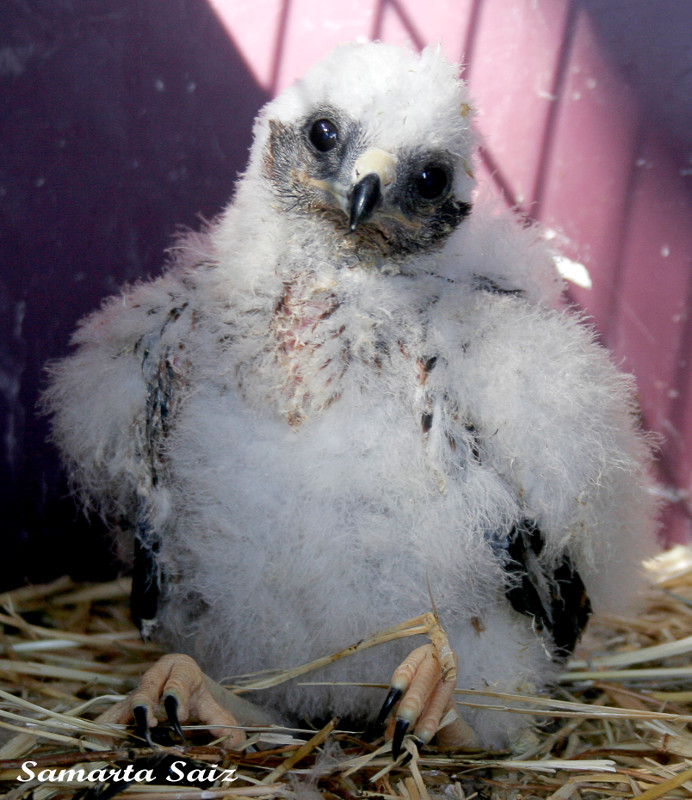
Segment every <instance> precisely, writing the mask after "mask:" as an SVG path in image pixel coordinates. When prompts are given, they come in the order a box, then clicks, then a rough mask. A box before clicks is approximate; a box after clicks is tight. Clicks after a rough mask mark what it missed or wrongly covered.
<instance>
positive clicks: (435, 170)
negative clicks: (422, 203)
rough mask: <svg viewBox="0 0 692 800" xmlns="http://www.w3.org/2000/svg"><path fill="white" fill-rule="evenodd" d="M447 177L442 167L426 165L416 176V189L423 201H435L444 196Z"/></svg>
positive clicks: (447, 183) (447, 182)
mask: <svg viewBox="0 0 692 800" xmlns="http://www.w3.org/2000/svg"><path fill="white" fill-rule="evenodd" d="M448 185H449V176H448V175H447V171H446V170H444V169H442V167H435V166H432V165H428V166H427V167H424V168H423V169H422V170H421V172H420V173H419V174H418V175H417V176H416V189H417V190H418V194H419V195H420V196H421V197H422V198H423V199H424V200H435V199H436V198H438V197H440V196H441V195H442V194H444V192H445V190H446V189H447V186H448Z"/></svg>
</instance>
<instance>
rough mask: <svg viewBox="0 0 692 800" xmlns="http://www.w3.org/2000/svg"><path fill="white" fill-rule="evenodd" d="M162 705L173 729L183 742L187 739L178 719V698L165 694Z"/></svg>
mask: <svg viewBox="0 0 692 800" xmlns="http://www.w3.org/2000/svg"><path fill="white" fill-rule="evenodd" d="M163 707H164V708H165V709H166V716H167V717H168V721H169V722H170V723H171V725H172V726H173V730H174V731H175V732H176V733H177V734H178V736H179V737H180V739H181V741H182V742H183V743H185V742H186V741H187V740H186V739H185V734H184V733H183V729H182V728H181V727H180V720H179V719H178V698H177V697H176V696H175V695H174V694H167V695H166V697H165V698H164V701H163Z"/></svg>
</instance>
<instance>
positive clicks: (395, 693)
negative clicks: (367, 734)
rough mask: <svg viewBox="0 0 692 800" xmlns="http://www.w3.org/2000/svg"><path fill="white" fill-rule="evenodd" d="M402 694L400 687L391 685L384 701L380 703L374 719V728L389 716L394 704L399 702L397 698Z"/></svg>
mask: <svg viewBox="0 0 692 800" xmlns="http://www.w3.org/2000/svg"><path fill="white" fill-rule="evenodd" d="M402 694H403V692H402V691H401V689H397V688H396V687H394V686H392V688H391V689H390V690H389V692H388V694H387V697H386V698H385V700H384V703H383V704H382V708H381V709H380V713H379V714H378V715H377V719H376V720H375V727H376V728H381V727H382V725H384V722H385V720H386V719H387V717H388V716H389V714H390V712H391V710H392V709H393V708H394V706H395V705H396V704H397V703H398V702H399V698H400V697H401V695H402Z"/></svg>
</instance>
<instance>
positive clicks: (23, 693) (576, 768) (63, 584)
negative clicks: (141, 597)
mask: <svg viewBox="0 0 692 800" xmlns="http://www.w3.org/2000/svg"><path fill="white" fill-rule="evenodd" d="M649 568H650V570H651V577H652V586H651V589H650V591H649V593H648V596H647V598H646V603H645V605H644V610H643V613H640V614H639V615H638V616H636V617H631V618H620V617H618V618H615V617H608V618H606V617H603V618H600V619H595V620H594V621H593V622H592V623H591V625H590V627H589V631H588V635H587V636H586V637H585V639H584V641H583V642H582V644H581V646H580V648H579V651H578V652H577V654H576V655H575V658H574V659H573V660H572V661H571V662H570V663H569V665H568V667H567V669H566V671H565V672H564V674H563V675H561V676H560V679H559V684H558V686H557V688H556V689H555V691H554V692H553V693H552V696H551V697H546V696H537V697H528V696H517V695H496V694H493V693H491V692H488V693H483V692H459V693H458V695H457V699H458V702H459V703H461V704H466V703H468V704H473V705H478V704H481V705H482V704H484V703H487V702H493V703H495V704H497V703H498V702H499V703H500V704H501V705H502V706H503V707H505V708H506V709H507V710H508V711H514V712H515V713H517V712H518V713H524V714H527V713H530V714H531V715H532V716H533V717H534V719H535V720H536V721H537V722H540V723H541V724H540V725H538V726H537V728H536V730H535V733H532V735H531V736H527V739H526V741H525V742H524V743H523V745H522V750H521V752H518V753H517V752H514V753H471V754H470V753H464V754H459V753H456V754H444V753H440V752H438V751H436V750H435V749H434V748H425V749H424V750H423V751H421V752H418V751H417V750H416V749H415V747H414V746H413V745H409V750H408V752H407V753H406V754H405V757H406V763H401V761H402V758H401V757H400V759H399V761H398V762H397V763H393V762H392V760H391V754H390V752H389V745H387V744H383V742H382V740H381V739H379V740H378V739H375V740H374V741H364V740H363V739H361V738H360V735H359V734H357V733H355V734H354V733H353V732H347V731H343V730H341V729H340V728H339V726H338V723H337V721H336V720H331V721H330V722H329V723H328V724H327V725H326V726H324V727H323V728H321V729H319V730H314V731H312V732H308V733H305V732H304V731H303V732H300V733H297V732H296V731H292V730H285V729H281V730H279V731H276V730H273V731H264V732H260V733H259V734H258V733H255V734H251V735H250V738H249V739H248V741H249V742H250V743H253V742H255V743H256V742H257V739H258V737H261V738H262V742H263V747H264V749H255V748H252V747H251V748H248V749H246V750H245V751H243V752H241V753H229V752H228V751H227V750H224V749H223V748H222V747H221V745H220V744H219V743H218V742H214V741H212V740H211V739H210V737H209V736H208V735H206V739H205V738H203V739H201V740H195V739H191V738H186V743H185V744H183V745H181V744H177V745H175V746H170V745H168V746H164V745H155V746H150V745H149V744H148V743H147V742H145V741H142V740H141V739H138V738H137V737H136V736H133V735H132V731H127V730H124V729H119V730H117V731H116V732H115V738H111V739H110V740H107V741H104V740H103V739H99V738H98V734H99V733H103V727H102V726H100V725H98V724H96V723H95V722H94V721H93V720H94V718H95V717H96V716H97V715H98V713H100V712H101V711H103V710H104V709H105V708H107V707H108V704H110V703H112V702H113V701H114V700H115V699H121V698H122V696H123V695H124V694H126V693H127V692H128V691H129V690H130V689H132V688H133V686H134V685H136V682H137V676H138V675H140V674H141V673H142V672H143V671H144V670H145V669H146V668H147V667H148V666H149V665H150V664H151V663H152V662H153V661H154V660H155V659H156V658H157V657H158V655H159V654H160V652H159V651H158V650H157V649H156V648H155V647H153V646H152V645H149V644H144V643H142V642H141V641H140V639H139V637H138V634H137V632H136V631H135V630H134V629H133V627H132V624H131V622H130V620H129V614H128V611H127V599H128V595H129V584H128V581H127V580H119V581H115V582H112V583H108V584H101V585H87V586H85V585H75V584H73V583H72V582H71V581H70V580H69V579H68V578H62V579H60V580H58V581H55V582H53V583H51V584H48V585H44V586H33V587H26V588H22V589H18V590H16V591H14V592H10V593H7V594H5V595H2V596H1V597H0V607H1V608H0V621H1V622H2V623H3V625H4V634H3V640H2V645H3V653H2V657H1V658H0V730H1V731H2V733H3V736H2V739H1V740H0V741H2V746H0V788H2V789H3V790H4V791H6V795H5V796H6V797H8V798H22V797H26V798H29V797H32V798H34V799H35V800H44V798H49V797H60V798H62V797H65V798H68V797H97V796H99V797H102V798H105V797H111V796H114V795H115V794H117V793H119V792H122V793H123V794H122V796H123V797H124V798H139V799H140V800H145V798H146V800H153V798H158V797H161V798H183V799H187V798H190V799H191V800H192V798H209V800H212V799H213V798H217V797H218V798H222V797H223V798H259V799H260V800H261V798H272V797H279V798H299V800H304V799H306V798H311V797H319V796H324V797H332V798H336V797H338V798H348V799H349V800H351V798H355V797H361V798H367V797H378V798H397V800H400V799H401V798H405V800H419V798H423V799H424V800H425V798H428V797H433V796H444V797H446V798H450V800H464V798H472V797H478V798H497V799H498V800H500V798H516V799H517V800H519V798H523V799H524V800H528V798H552V799H553V800H568V798H584V799H586V798H594V799H597V798H619V797H639V798H640V799H641V800H652V799H653V798H664V797H665V798H677V797H690V796H692V733H690V730H689V723H690V722H691V721H692V685H691V683H692V667H690V666H688V662H689V658H688V655H689V653H690V652H691V651H692V551H690V550H688V549H686V548H675V549H674V550H671V551H669V552H668V553H666V554H664V555H662V556H661V557H659V558H657V559H656V560H655V561H654V562H652V564H651V565H650V567H649ZM409 622H411V624H404V625H402V626H400V628H398V633H396V634H395V635H410V633H411V632H412V631H414V632H415V628H416V621H409ZM418 630H419V628H418ZM387 635H389V636H391V635H392V634H391V632H390V633H389V634H387ZM340 655H342V656H343V655H346V651H344V653H342V654H340ZM264 677H266V676H263V678H264ZM307 679H309V676H307V678H306V680H307ZM383 688H384V687H383ZM191 731H192V728H188V727H186V737H190V736H191V735H194V734H192V733H191ZM111 733H112V732H111ZM202 735H203V736H204V731H202ZM118 737H119V738H118ZM171 759H175V760H176V763H177V764H179V765H180V766H179V768H178V772H175V773H172V772H171V766H170V765H171V763H172V762H171ZM128 765H129V766H130V772H129V777H130V778H132V776H133V775H134V776H136V777H137V773H139V775H138V780H130V781H129V784H128V780H127V779H128V773H127V772H126V770H127V767H128ZM147 770H150V771H147ZM222 770H229V772H225V773H224V772H222ZM118 771H119V772H118ZM90 773H91V775H90ZM165 774H167V775H168V777H169V778H170V777H171V776H173V777H175V778H177V777H178V775H179V774H184V775H185V776H186V780H190V781H192V780H195V781H197V782H198V783H199V785H197V786H193V785H185V783H184V782H183V781H181V780H176V781H174V782H171V781H170V780H168V781H167V780H166V779H165V777H164V776H165ZM32 776H33V777H32ZM157 776H159V777H157ZM90 777H91V779H90ZM101 778H111V779H112V778H120V779H121V782H120V783H118V782H117V781H116V782H113V780H111V781H108V780H106V782H105V785H104V782H103V781H102V780H101ZM209 778H216V780H215V782H212V781H210V780H209ZM223 778H225V780H223Z"/></svg>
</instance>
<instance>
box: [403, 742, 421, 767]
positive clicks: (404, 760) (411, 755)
mask: <svg viewBox="0 0 692 800" xmlns="http://www.w3.org/2000/svg"><path fill="white" fill-rule="evenodd" d="M411 741H412V742H413V743H414V744H415V745H416V747H417V748H418V749H419V750H420V749H421V747H423V745H424V744H425V742H424V741H423V740H422V739H419V738H418V737H417V736H414V734H411ZM412 758H413V753H412V752H411V751H410V750H409V751H408V753H406V755H405V756H404V757H403V758H402V759H401V763H400V764H399V766H400V767H405V766H406V765H407V764H408V762H409V761H410V760H411V759H412Z"/></svg>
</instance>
